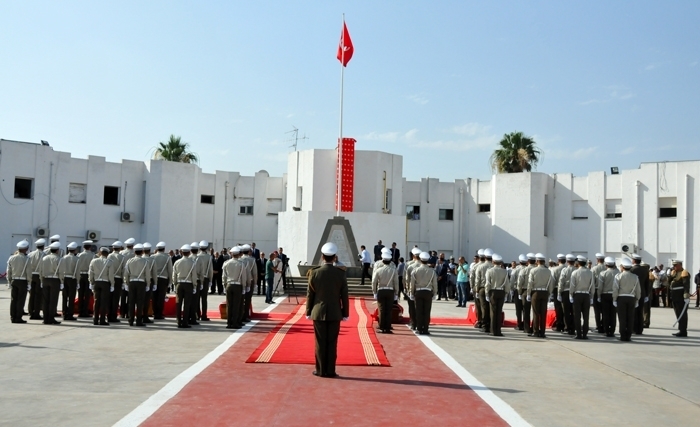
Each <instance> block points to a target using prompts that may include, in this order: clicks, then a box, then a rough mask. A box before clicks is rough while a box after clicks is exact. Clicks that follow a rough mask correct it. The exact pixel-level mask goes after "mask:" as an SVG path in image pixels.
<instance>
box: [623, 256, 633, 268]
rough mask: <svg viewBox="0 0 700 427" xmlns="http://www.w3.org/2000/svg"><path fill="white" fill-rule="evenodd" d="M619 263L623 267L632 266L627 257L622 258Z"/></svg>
mask: <svg viewBox="0 0 700 427" xmlns="http://www.w3.org/2000/svg"><path fill="white" fill-rule="evenodd" d="M620 264H622V267H623V268H625V269H629V268H632V260H631V259H629V258H622V261H621V262H620Z"/></svg>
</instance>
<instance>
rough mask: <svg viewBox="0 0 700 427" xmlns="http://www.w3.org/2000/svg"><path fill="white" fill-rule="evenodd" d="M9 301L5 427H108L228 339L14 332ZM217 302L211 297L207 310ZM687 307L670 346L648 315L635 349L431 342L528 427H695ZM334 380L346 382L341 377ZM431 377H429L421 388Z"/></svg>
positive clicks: (444, 334)
mask: <svg viewBox="0 0 700 427" xmlns="http://www.w3.org/2000/svg"><path fill="white" fill-rule="evenodd" d="M9 296H10V294H9V290H8V289H7V287H6V286H5V285H4V284H2V285H0V312H2V313H4V315H3V316H2V319H3V320H2V326H1V327H0V331H1V332H0V414H2V415H1V416H0V424H1V425H13V426H24V425H53V426H109V425H112V424H114V423H116V422H118V421H119V420H121V419H122V418H123V417H124V416H126V415H127V414H129V413H130V412H131V411H133V410H134V409H135V408H136V407H138V406H139V405H140V404H141V403H143V402H144V401H146V400H147V399H148V398H149V397H150V396H152V395H153V394H154V393H156V392H158V391H159V390H160V389H161V388H163V387H164V386H165V385H166V384H168V383H169V382H170V381H171V380H172V379H173V378H175V377H177V376H178V375H179V374H181V373H182V372H183V371H184V370H186V369H187V368H189V367H190V366H192V365H193V364H195V363H197V362H198V361H199V360H200V359H202V358H203V357H204V356H206V355H207V354H208V353H210V352H211V351H212V350H213V349H214V348H216V347H217V346H219V345H220V344H221V343H223V342H224V341H225V340H226V339H227V338H228V337H230V336H231V331H229V330H226V329H224V326H225V323H224V322H223V321H221V320H214V321H212V322H209V323H206V324H203V325H201V326H198V327H195V328H193V329H190V330H178V329H176V328H175V321H174V320H172V319H169V320H165V321H160V322H158V323H157V324H155V325H149V326H148V327H147V328H130V327H128V326H127V325H125V324H124V323H122V324H118V325H114V326H110V327H96V326H93V325H92V324H91V322H89V321H88V320H87V319H81V320H80V321H79V322H77V323H76V322H72V323H67V322H64V323H62V324H61V325H57V326H48V325H43V324H41V323H40V321H29V323H27V324H24V325H19V324H11V323H10V321H9ZM221 300H222V297H220V296H211V297H210V306H212V307H215V306H217V305H218V304H217V303H218V301H221ZM263 301H264V297H263V296H261V297H257V296H256V297H255V298H254V305H255V309H256V311H261V310H262V309H263V308H265V307H267V304H264V302H263ZM293 306H294V304H293V301H292V303H287V302H286V301H285V302H282V303H281V304H279V305H278V306H276V307H275V309H274V311H275V312H290V311H291V309H292V308H293ZM693 306H694V301H691V308H690V310H689V315H690V319H689V335H690V336H689V337H688V338H685V339H679V338H674V337H672V336H671V333H672V332H674V329H673V328H672V327H671V325H672V324H673V322H674V320H675V319H674V317H673V311H672V310H671V309H667V308H655V309H653V312H652V326H653V327H652V328H651V329H648V330H645V334H644V335H643V336H633V337H632V339H633V340H634V342H632V343H620V342H619V341H617V340H614V339H611V338H605V337H602V336H599V335H598V334H596V333H593V334H591V339H590V340H588V341H577V340H573V339H571V338H570V337H569V336H565V335H561V334H558V333H554V332H548V337H549V338H548V339H546V340H542V339H533V338H528V337H527V336H525V335H524V334H523V333H522V332H516V331H513V330H512V329H511V330H508V329H504V334H505V337H503V338H494V337H489V336H485V335H484V334H482V333H481V332H479V331H477V330H476V329H474V328H472V327H462V326H450V327H448V326H444V327H441V326H434V327H432V335H431V336H430V339H429V340H428V341H429V342H430V343H432V344H435V345H437V346H438V347H439V348H440V349H442V350H444V351H445V352H446V353H447V354H448V355H449V356H451V358H452V359H454V360H455V361H456V362H457V363H458V364H459V365H461V367H463V368H464V369H466V370H467V371H469V373H471V375H473V376H474V377H475V378H476V379H477V380H478V381H479V382H480V383H481V384H483V386H484V387H486V388H488V389H490V390H491V391H493V392H494V393H495V394H496V396H498V397H499V398H500V399H502V400H503V401H504V402H505V403H506V404H507V405H509V406H510V407H512V408H513V409H514V410H515V411H516V412H517V413H518V414H519V415H520V416H521V417H522V418H523V419H524V420H526V421H527V422H528V423H530V424H532V425H535V426H547V425H558V426H578V425H606V424H607V425H625V424H627V425H631V424H634V425H637V426H647V425H648V426H658V425H693V424H694V423H697V422H698V420H700V375H698V369H699V368H700V366H699V363H700V310H696V309H695V308H694V307H693ZM433 307H434V309H433V315H434V316H436V317H461V316H464V315H465V311H464V310H465V309H462V308H457V307H455V303H454V302H452V301H450V302H444V301H436V302H435V303H434V306H433ZM505 310H506V317H507V318H513V317H514V314H513V305H512V304H506V309H505ZM275 324H276V322H273V321H260V322H259V323H257V324H256V325H255V327H253V328H252V329H251V330H250V331H248V332H246V336H250V335H252V336H253V338H255V339H257V340H259V341H262V340H263V338H264V337H265V335H266V334H267V332H268V331H269V330H270V329H271V328H272V327H273V326H274V325H275ZM388 338H391V339H397V338H400V339H405V340H412V341H413V343H412V344H411V345H416V346H423V345H426V344H425V342H422V341H421V340H420V339H419V338H418V337H415V336H413V335H412V334H406V335H401V336H400V337H399V336H390V337H385V336H382V335H379V340H380V342H381V341H382V340H384V339H388ZM432 344H431V345H432ZM235 345H236V344H234V346H235ZM436 354H437V353H436ZM435 357H438V356H437V355H436V356H435ZM449 358H450V357H446V358H445V359H449ZM417 363H419V362H418V361H417ZM368 369H372V368H368ZM385 369H392V368H385ZM306 370H308V369H306ZM338 372H339V374H340V375H341V376H342V375H343V369H342V367H339V368H338ZM430 375H431V373H430V372H425V373H424V376H425V380H429V379H430ZM270 381H272V383H271V384H270V385H271V386H273V387H274V380H270ZM470 385H472V388H475V389H478V388H480V387H481V386H479V387H476V386H474V385H473V384H470ZM369 386H371V385H368V387H369ZM374 387H381V385H374ZM428 392H429V393H430V394H426V396H427V397H429V398H431V399H440V398H441V397H440V394H439V393H440V392H438V393H436V392H435V390H426V393H428ZM447 392H449V390H447ZM254 394H255V390H251V399H250V401H249V402H248V403H247V404H250V405H256V404H258V403H256V400H255V398H254ZM222 402H223V401H222ZM396 404H397V405H399V396H396ZM353 410H354V411H362V408H361V407H359V408H353ZM445 411H461V412H463V413H464V420H465V422H466V421H468V420H469V407H464V408H454V407H445ZM371 416H372V414H367V417H371ZM397 416H399V417H400V413H397Z"/></svg>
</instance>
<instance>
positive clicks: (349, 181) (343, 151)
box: [335, 138, 357, 212]
mask: <svg viewBox="0 0 700 427" xmlns="http://www.w3.org/2000/svg"><path fill="white" fill-rule="evenodd" d="M355 142H357V141H356V140H355V139H353V138H343V139H342V140H340V141H338V149H337V157H338V158H337V162H336V175H335V179H336V182H335V183H336V186H335V189H336V190H335V191H336V194H335V209H336V210H339V211H340V212H352V210H353V197H354V187H355ZM341 157H342V158H341ZM338 182H340V185H338ZM339 188H340V197H338V189H339ZM339 199H340V209H338V200H339Z"/></svg>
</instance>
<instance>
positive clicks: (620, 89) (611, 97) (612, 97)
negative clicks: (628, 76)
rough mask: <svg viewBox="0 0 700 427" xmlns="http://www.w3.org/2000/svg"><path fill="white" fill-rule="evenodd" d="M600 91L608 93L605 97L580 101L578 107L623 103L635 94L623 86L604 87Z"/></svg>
mask: <svg viewBox="0 0 700 427" xmlns="http://www.w3.org/2000/svg"><path fill="white" fill-rule="evenodd" d="M602 89H604V90H605V91H607V92H608V93H607V95H606V96H604V97H600V98H592V99H589V100H587V101H582V102H579V105H593V104H607V103H608V102H613V101H625V100H627V99H631V98H634V96H635V94H634V93H633V92H632V91H631V90H630V89H629V88H627V87H625V86H616V85H613V86H605V87H603V88H602Z"/></svg>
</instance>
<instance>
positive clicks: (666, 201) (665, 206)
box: [659, 197, 677, 218]
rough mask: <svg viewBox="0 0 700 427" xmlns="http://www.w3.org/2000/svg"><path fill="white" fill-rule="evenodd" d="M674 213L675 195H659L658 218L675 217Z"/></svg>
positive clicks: (675, 211) (675, 207) (675, 208)
mask: <svg viewBox="0 0 700 427" xmlns="http://www.w3.org/2000/svg"><path fill="white" fill-rule="evenodd" d="M676 213H677V206H676V198H675V197H659V218H675V217H676Z"/></svg>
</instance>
